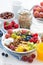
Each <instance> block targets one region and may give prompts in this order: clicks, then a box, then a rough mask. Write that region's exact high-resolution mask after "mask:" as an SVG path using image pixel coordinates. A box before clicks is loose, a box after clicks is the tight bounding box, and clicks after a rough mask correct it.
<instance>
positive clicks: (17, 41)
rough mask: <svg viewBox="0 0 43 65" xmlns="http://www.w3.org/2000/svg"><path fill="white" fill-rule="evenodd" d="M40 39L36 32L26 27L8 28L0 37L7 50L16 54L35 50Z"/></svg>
mask: <svg viewBox="0 0 43 65" xmlns="http://www.w3.org/2000/svg"><path fill="white" fill-rule="evenodd" d="M39 41H40V39H39V35H38V34H37V33H34V34H33V33H32V32H31V31H30V30H28V29H24V28H19V29H14V30H12V29H9V30H8V31H7V33H5V34H4V35H3V37H2V45H3V46H4V47H5V48H6V49H7V50H9V51H11V52H14V53H17V54H27V53H31V52H33V51H35V49H36V46H37V43H38V42H39Z"/></svg>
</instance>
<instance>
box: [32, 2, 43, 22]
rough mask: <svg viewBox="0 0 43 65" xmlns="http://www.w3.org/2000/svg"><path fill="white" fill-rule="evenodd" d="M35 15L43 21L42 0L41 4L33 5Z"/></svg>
mask: <svg viewBox="0 0 43 65" xmlns="http://www.w3.org/2000/svg"><path fill="white" fill-rule="evenodd" d="M33 16H34V17H35V18H36V19H37V20H39V22H42V23H43V2H40V5H35V6H34V7H33Z"/></svg>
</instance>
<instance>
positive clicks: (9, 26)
mask: <svg viewBox="0 0 43 65" xmlns="http://www.w3.org/2000/svg"><path fill="white" fill-rule="evenodd" d="M18 27H19V25H18V24H16V23H15V21H11V22H10V23H9V22H7V21H5V22H4V29H6V30H8V29H16V28H18Z"/></svg>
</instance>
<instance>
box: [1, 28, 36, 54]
mask: <svg viewBox="0 0 43 65" xmlns="http://www.w3.org/2000/svg"><path fill="white" fill-rule="evenodd" d="M18 30H27V31H28V29H24V28H22V29H21V28H19V29H15V30H13V31H18ZM29 31H30V30H29ZM4 39H5V34H4V35H3V36H2V45H3V46H4V47H5V48H6V49H7V50H9V51H11V52H14V53H17V54H28V53H32V52H34V51H35V50H36V49H32V50H30V51H27V52H16V51H12V50H11V49H9V48H8V47H7V46H5V44H4V42H3V41H4Z"/></svg>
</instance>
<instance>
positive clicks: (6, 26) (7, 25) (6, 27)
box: [4, 22, 12, 30]
mask: <svg viewBox="0 0 43 65" xmlns="http://www.w3.org/2000/svg"><path fill="white" fill-rule="evenodd" d="M5 23H6V25H5ZM4 29H6V30H8V29H12V25H11V24H9V23H8V22H4Z"/></svg>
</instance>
